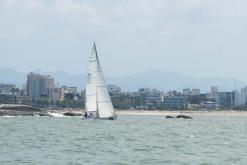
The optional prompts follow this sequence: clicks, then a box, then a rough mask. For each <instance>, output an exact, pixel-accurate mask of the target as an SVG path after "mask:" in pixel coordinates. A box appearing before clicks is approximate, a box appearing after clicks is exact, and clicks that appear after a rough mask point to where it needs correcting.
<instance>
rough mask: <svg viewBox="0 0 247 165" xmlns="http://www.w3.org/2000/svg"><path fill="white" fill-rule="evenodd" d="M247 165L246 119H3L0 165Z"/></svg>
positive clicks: (145, 117) (0, 120) (0, 124)
mask: <svg viewBox="0 0 247 165" xmlns="http://www.w3.org/2000/svg"><path fill="white" fill-rule="evenodd" d="M16 164H18V165H19V164H32V165H33V164H44V165H53V164H54V165H63V164H64V165H67V164H68V165H74V164H75V165H77V164H78V165H79V164H83V165H84V164H106V165H109V164H116V165H117V164H118V165H124V164H140V165H145V164H168V165H190V164H192V165H194V164H195V165H220V164H222V165H230V164H232V165H246V164H247V118H246V117H229V116H228V117H227V116H221V117H220V116H217V117H215V116H211V117H203V116H202V117H195V118H194V119H193V120H185V119H166V118H164V117H163V116H127V115H126V116H125V115H122V116H118V119H117V120H115V121H106V120H81V119H80V118H79V117H65V118H52V117H12V118H4V117H0V165H16Z"/></svg>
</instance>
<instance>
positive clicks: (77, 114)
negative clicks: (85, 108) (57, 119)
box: [63, 112, 82, 116]
mask: <svg viewBox="0 0 247 165" xmlns="http://www.w3.org/2000/svg"><path fill="white" fill-rule="evenodd" d="M63 115H64V116H82V114H81V113H76V112H64V113H63Z"/></svg>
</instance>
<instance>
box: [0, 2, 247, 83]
mask: <svg viewBox="0 0 247 165" xmlns="http://www.w3.org/2000/svg"><path fill="white" fill-rule="evenodd" d="M246 9H247V1H246V0H0V59H1V65H0V67H1V68H6V67H7V68H13V69H17V70H19V71H23V72H27V71H32V70H35V69H41V70H44V71H58V70H63V71H66V72H70V73H85V72H86V69H87V65H88V56H89V53H90V51H91V49H92V44H93V42H94V41H96V44H97V48H98V53H99V56H100V60H101V63H102V67H103V70H104V72H105V73H106V75H108V76H125V75H131V74H134V73H137V72H143V71H147V70H171V71H175V72H180V73H183V74H186V75H189V76H193V77H213V78H215V77H232V78H238V79H240V80H243V81H246V82H247V74H246V72H247V69H246V66H247V53H246V52H247V10H246Z"/></svg>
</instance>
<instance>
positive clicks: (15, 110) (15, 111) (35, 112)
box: [0, 104, 50, 116]
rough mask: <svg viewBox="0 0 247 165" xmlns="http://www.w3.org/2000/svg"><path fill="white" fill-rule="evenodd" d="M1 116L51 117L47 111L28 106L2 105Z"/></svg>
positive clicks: (0, 108) (0, 107)
mask: <svg viewBox="0 0 247 165" xmlns="http://www.w3.org/2000/svg"><path fill="white" fill-rule="evenodd" d="M0 116H50V115H49V114H48V113H47V112H46V111H42V110H40V109H37V108H33V107H31V106H27V105H9V104H1V105H0Z"/></svg>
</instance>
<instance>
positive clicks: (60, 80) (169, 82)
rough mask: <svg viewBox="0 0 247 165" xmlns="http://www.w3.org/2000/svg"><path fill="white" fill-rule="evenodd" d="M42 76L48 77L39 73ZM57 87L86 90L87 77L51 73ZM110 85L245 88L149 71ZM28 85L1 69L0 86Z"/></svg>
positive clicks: (240, 84) (128, 88) (133, 88)
mask: <svg viewBox="0 0 247 165" xmlns="http://www.w3.org/2000/svg"><path fill="white" fill-rule="evenodd" d="M38 72H39V73H42V74H47V73H45V72H42V71H40V70H38ZM50 74H51V75H52V76H53V77H54V79H55V83H56V84H59V85H68V86H77V87H79V89H84V88H85V82H86V75H85V74H78V75H73V74H69V73H66V72H63V71H58V72H53V73H50ZM106 79H107V82H108V83H109V84H116V85H118V86H120V87H121V88H122V89H123V90H124V91H136V90H137V89H138V88H145V87H150V88H156V89H159V90H166V91H167V90H182V89H183V88H199V89H201V91H202V92H206V91H209V89H210V87H211V86H212V85H214V86H218V87H219V89H220V90H221V91H231V90H233V88H234V83H235V82H236V84H237V85H238V87H243V86H245V85H246V83H245V82H242V81H240V80H237V79H221V78H218V79H213V78H211V79H206V78H205V79H198V78H192V77H189V76H186V75H183V74H180V73H176V72H171V71H148V72H143V73H138V74H135V75H132V76H128V77H106ZM25 82H26V74H25V73H21V72H18V71H15V70H13V69H1V68H0V83H12V84H17V86H19V87H21V86H22V85H23V84H25Z"/></svg>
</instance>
